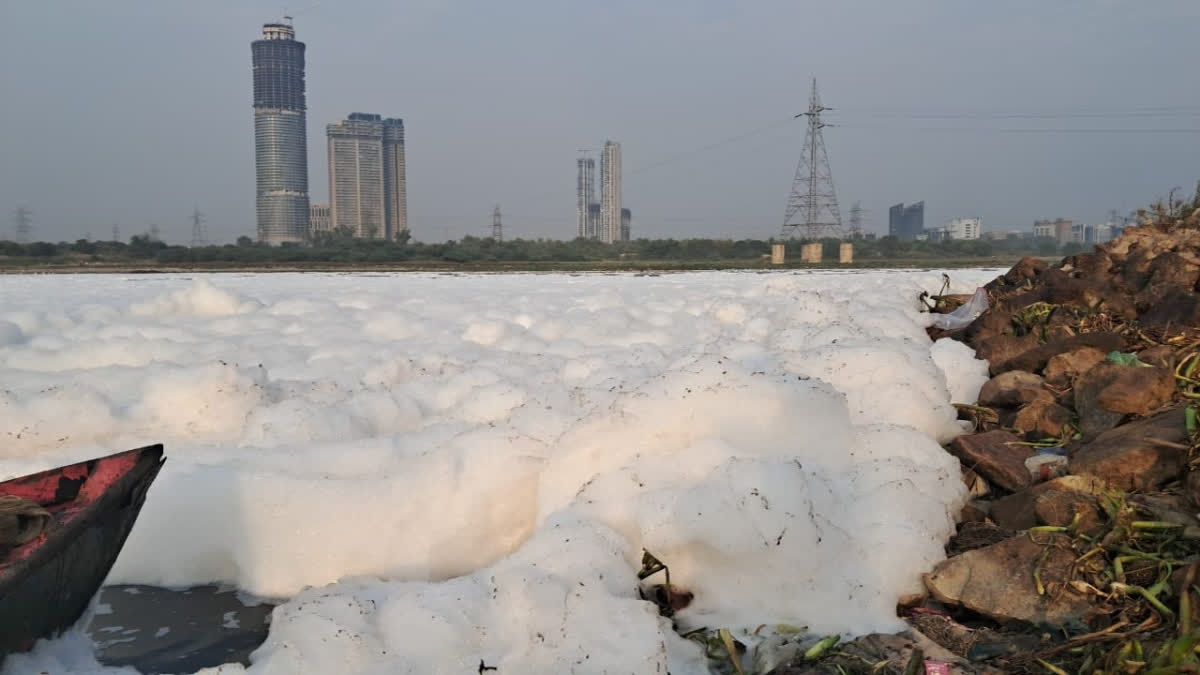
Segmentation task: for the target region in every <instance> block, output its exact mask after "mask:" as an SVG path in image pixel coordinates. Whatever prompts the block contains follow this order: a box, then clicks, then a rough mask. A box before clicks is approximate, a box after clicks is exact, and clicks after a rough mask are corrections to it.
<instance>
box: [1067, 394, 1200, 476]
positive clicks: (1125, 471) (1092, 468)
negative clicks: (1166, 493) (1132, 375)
mask: <svg viewBox="0 0 1200 675" xmlns="http://www.w3.org/2000/svg"><path fill="white" fill-rule="evenodd" d="M1186 441H1187V428H1186V426H1185V421H1184V409H1183V408H1175V409H1173V410H1169V411H1167V412H1164V413H1160V414H1158V415H1155V416H1154V417H1151V418H1149V419H1144V420H1138V421H1136V422H1131V423H1129V424H1125V425H1122V426H1120V427H1117V428H1116V429H1112V430H1110V431H1106V432H1104V433H1102V434H1100V435H1099V436H1098V437H1096V439H1095V440H1093V441H1092V442H1090V443H1088V444H1086V445H1084V446H1083V447H1082V448H1080V449H1079V450H1077V451H1076V452H1075V453H1074V455H1072V457H1071V463H1070V470H1071V473H1074V474H1079V475H1084V476H1094V477H1096V478H1099V479H1101V480H1103V481H1105V482H1107V483H1109V484H1110V485H1112V486H1114V487H1118V488H1121V489H1124V490H1143V489H1151V488H1154V487H1157V486H1159V485H1162V484H1163V483H1166V482H1168V481H1171V480H1174V479H1175V478H1176V477H1178V476H1179V472H1180V471H1181V470H1182V469H1183V467H1184V465H1185V464H1186V461H1187V452H1186V450H1183V449H1182V448H1181V447H1180V446H1181V445H1183V444H1185V443H1186Z"/></svg>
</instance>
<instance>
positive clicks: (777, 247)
mask: <svg viewBox="0 0 1200 675" xmlns="http://www.w3.org/2000/svg"><path fill="white" fill-rule="evenodd" d="M786 250H787V246H786V245H785V244H771V264H772V265H782V264H783V259H784V251H786Z"/></svg>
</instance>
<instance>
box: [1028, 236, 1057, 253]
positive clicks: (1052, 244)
mask: <svg viewBox="0 0 1200 675" xmlns="http://www.w3.org/2000/svg"><path fill="white" fill-rule="evenodd" d="M1033 250H1034V252H1035V253H1037V254H1038V255H1041V256H1049V255H1055V254H1056V253H1058V240H1057V239H1055V238H1054V237H1038V238H1036V239H1034V240H1033Z"/></svg>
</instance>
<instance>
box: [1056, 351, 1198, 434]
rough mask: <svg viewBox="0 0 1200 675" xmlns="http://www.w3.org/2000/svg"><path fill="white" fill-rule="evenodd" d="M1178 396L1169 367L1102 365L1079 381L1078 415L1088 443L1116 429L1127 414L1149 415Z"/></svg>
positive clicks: (1077, 384) (1081, 429) (1094, 368)
mask: <svg viewBox="0 0 1200 675" xmlns="http://www.w3.org/2000/svg"><path fill="white" fill-rule="evenodd" d="M1174 394H1175V378H1174V376H1173V375H1172V374H1171V372H1170V371H1168V370H1167V369H1165V368H1158V367H1150V368H1145V367H1140V366H1123V365H1120V364H1117V363H1111V362H1108V361H1105V362H1102V363H1098V364H1096V365H1095V366H1093V367H1092V368H1091V369H1090V370H1088V371H1087V372H1086V373H1084V374H1083V375H1081V376H1080V377H1079V379H1077V380H1076V381H1075V412H1077V413H1078V414H1079V426H1080V431H1081V432H1082V433H1083V437H1084V439H1085V440H1089V439H1092V438H1095V437H1096V436H1097V435H1099V434H1100V433H1102V432H1104V431H1108V430H1109V429H1111V428H1113V427H1115V426H1116V425H1117V423H1118V422H1120V421H1121V419H1122V418H1124V416H1125V415H1148V414H1150V413H1151V412H1153V411H1155V410H1157V409H1159V408H1161V407H1162V406H1163V405H1165V404H1166V403H1168V402H1169V401H1170V400H1171V397H1172V396H1173V395H1174Z"/></svg>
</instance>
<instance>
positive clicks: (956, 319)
mask: <svg viewBox="0 0 1200 675" xmlns="http://www.w3.org/2000/svg"><path fill="white" fill-rule="evenodd" d="M987 308H988V295H987V291H985V290H984V289H983V288H982V287H980V288H977V289H975V295H972V296H971V299H970V300H968V301H967V302H966V304H964V305H963V306H962V307H959V308H958V309H956V310H954V311H953V312H950V313H949V314H935V315H934V317H933V325H934V326H935V327H936V328H941V329H942V330H958V329H960V328H966V327H967V326H969V325H970V324H971V322H972V321H974V320H975V319H978V318H979V315H980V314H983V313H984V312H986V311H987Z"/></svg>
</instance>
